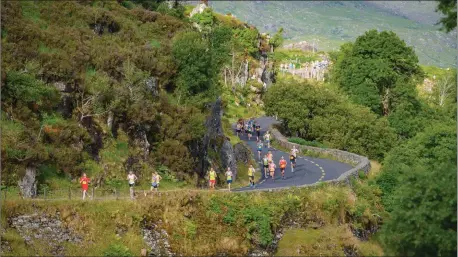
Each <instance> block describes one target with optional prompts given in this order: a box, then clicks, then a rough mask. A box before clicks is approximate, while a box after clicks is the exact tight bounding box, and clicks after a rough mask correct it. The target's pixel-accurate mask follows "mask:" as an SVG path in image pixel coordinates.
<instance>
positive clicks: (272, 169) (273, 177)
mask: <svg viewBox="0 0 458 257" xmlns="http://www.w3.org/2000/svg"><path fill="white" fill-rule="evenodd" d="M276 167H277V166H275V163H274V162H271V163H269V171H270V176H271V177H272V181H275V168H276Z"/></svg>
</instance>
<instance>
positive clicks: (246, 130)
mask: <svg viewBox="0 0 458 257" xmlns="http://www.w3.org/2000/svg"><path fill="white" fill-rule="evenodd" d="M248 128H249V124H248V122H246V123H245V134H247V136H248V140H250V136H251V135H250V134H249V133H248Z"/></svg>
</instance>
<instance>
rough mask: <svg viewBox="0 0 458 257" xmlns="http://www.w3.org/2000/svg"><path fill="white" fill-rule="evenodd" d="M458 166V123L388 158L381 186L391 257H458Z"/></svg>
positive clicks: (432, 128) (427, 134) (434, 128)
mask: <svg viewBox="0 0 458 257" xmlns="http://www.w3.org/2000/svg"><path fill="white" fill-rule="evenodd" d="M456 161H457V159H456V123H448V124H447V123H438V124H434V125H433V126H430V127H428V128H427V129H426V130H425V131H424V132H421V133H419V134H417V135H416V136H415V137H414V138H412V139H410V140H409V141H408V142H407V143H406V144H403V145H400V146H399V147H396V148H395V149H393V150H392V151H391V152H390V153H389V154H388V156H387V157H386V159H385V161H384V166H383V168H382V172H381V173H380V176H379V177H378V178H377V184H378V185H379V186H380V188H381V189H382V202H383V204H384V206H385V208H386V209H387V210H388V211H389V212H390V218H389V219H387V221H386V224H385V225H384V226H383V229H382V232H381V236H382V237H381V238H382V242H383V243H384V244H385V247H386V248H387V249H388V250H389V254H394V255H402V256H454V255H456V226H457V223H456V211H457V209H456V204H457V202H456V179H457V177H456V167H457V166H456Z"/></svg>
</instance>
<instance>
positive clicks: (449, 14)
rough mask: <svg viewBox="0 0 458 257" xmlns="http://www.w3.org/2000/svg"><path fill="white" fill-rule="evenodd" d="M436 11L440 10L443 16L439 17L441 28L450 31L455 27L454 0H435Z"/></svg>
mask: <svg viewBox="0 0 458 257" xmlns="http://www.w3.org/2000/svg"><path fill="white" fill-rule="evenodd" d="M437 2H439V4H438V5H437V8H436V12H437V11H440V12H442V13H443V14H444V15H445V17H443V18H441V20H440V22H439V23H440V24H442V29H443V30H445V31H446V32H450V31H452V30H453V29H455V28H456V0H437Z"/></svg>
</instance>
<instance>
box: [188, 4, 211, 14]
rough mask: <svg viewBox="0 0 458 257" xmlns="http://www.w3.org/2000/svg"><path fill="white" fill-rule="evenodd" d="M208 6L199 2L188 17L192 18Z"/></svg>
mask: <svg viewBox="0 0 458 257" xmlns="http://www.w3.org/2000/svg"><path fill="white" fill-rule="evenodd" d="M207 7H208V5H207V3H205V2H201V3H200V4H198V5H197V6H196V7H194V9H192V11H191V13H190V14H189V17H192V16H194V15H196V14H198V13H203V12H204V11H205V9H207Z"/></svg>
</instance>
